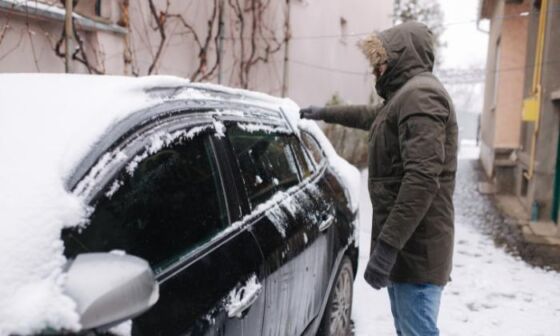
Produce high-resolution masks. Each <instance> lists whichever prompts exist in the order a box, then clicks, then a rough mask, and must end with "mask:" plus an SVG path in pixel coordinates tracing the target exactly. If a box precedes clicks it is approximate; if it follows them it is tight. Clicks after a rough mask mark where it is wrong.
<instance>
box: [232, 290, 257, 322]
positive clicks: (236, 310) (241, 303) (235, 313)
mask: <svg viewBox="0 0 560 336" xmlns="http://www.w3.org/2000/svg"><path fill="white" fill-rule="evenodd" d="M261 290H262V287H259V288H258V289H256V290H253V291H251V292H250V293H247V294H246V295H245V296H243V298H242V299H240V300H238V301H237V302H235V303H231V304H230V305H229V306H228V307H227V313H228V317H229V318H232V317H237V318H241V317H242V316H243V312H245V311H246V310H247V309H249V308H250V307H251V306H252V305H253V303H255V302H256V301H257V299H258V298H259V295H260V294H261Z"/></svg>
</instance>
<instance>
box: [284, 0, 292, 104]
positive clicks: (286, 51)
mask: <svg viewBox="0 0 560 336" xmlns="http://www.w3.org/2000/svg"><path fill="white" fill-rule="evenodd" d="M291 35H292V32H291V29H290V0H286V19H285V22H284V43H285V46H284V69H283V72H282V97H286V95H287V94H288V76H289V74H290V73H289V65H290V63H289V56H290V39H291Z"/></svg>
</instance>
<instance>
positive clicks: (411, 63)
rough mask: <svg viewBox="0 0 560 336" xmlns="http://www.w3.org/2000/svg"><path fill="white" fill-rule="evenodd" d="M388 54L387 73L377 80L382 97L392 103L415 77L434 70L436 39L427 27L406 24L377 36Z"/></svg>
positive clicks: (410, 22)
mask: <svg viewBox="0 0 560 336" xmlns="http://www.w3.org/2000/svg"><path fill="white" fill-rule="evenodd" d="M377 36H378V37H379V39H380V40H381V42H382V44H383V47H384V49H385V51H386V53H387V71H386V72H385V73H384V74H383V76H381V77H380V78H379V79H378V80H377V84H376V89H377V92H378V93H379V95H380V96H382V97H383V98H385V99H389V98H390V97H391V96H392V95H393V94H394V93H395V92H396V91H397V90H398V89H399V88H400V87H401V86H403V84H404V83H406V82H407V81H408V80H409V79H411V78H412V77H414V76H415V75H417V74H419V73H422V72H426V71H429V72H431V71H432V70H433V67H434V37H433V34H432V32H431V30H430V29H429V28H428V27H427V26H426V25H424V24H422V23H419V22H414V21H409V22H405V23H403V24H400V25H398V26H395V27H393V28H390V29H387V30H384V31H382V32H381V33H379V34H377Z"/></svg>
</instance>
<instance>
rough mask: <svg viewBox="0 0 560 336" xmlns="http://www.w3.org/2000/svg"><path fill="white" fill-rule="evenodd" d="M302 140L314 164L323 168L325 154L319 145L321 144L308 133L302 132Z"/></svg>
mask: <svg viewBox="0 0 560 336" xmlns="http://www.w3.org/2000/svg"><path fill="white" fill-rule="evenodd" d="M301 140H302V141H303V143H304V145H305V147H306V148H307V150H308V151H309V153H311V157H312V158H313V162H314V163H315V165H316V166H321V165H322V164H323V163H324V161H325V154H324V153H323V150H322V149H321V146H320V145H319V142H318V141H317V140H316V139H315V137H313V136H312V135H311V134H309V133H307V132H301Z"/></svg>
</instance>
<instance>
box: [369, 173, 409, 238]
mask: <svg viewBox="0 0 560 336" xmlns="http://www.w3.org/2000/svg"><path fill="white" fill-rule="evenodd" d="M400 186H401V179H400V178H398V177H396V178H370V179H368V190H369V196H370V200H371V205H372V208H373V223H374V226H375V229H377V230H379V232H381V229H382V227H383V225H384V224H385V221H386V220H387V217H388V216H389V213H390V212H391V209H392V208H393V206H394V205H395V201H396V199H397V195H398V193H399V189H400Z"/></svg>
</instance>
